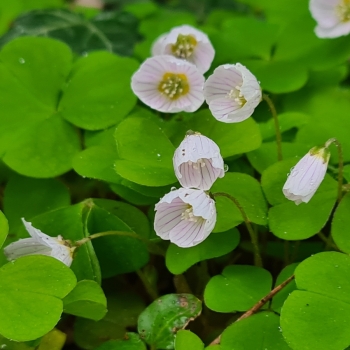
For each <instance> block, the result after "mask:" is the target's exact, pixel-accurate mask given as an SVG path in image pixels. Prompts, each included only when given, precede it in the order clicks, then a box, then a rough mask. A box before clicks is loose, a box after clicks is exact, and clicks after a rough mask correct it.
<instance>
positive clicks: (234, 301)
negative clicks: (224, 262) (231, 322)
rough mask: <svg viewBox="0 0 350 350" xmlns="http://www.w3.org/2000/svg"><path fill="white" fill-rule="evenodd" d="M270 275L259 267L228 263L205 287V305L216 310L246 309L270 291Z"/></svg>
mask: <svg viewBox="0 0 350 350" xmlns="http://www.w3.org/2000/svg"><path fill="white" fill-rule="evenodd" d="M271 286H272V276H271V274H270V272H268V271H267V270H264V269H263V268H261V267H256V266H248V265H230V266H226V267H225V268H224V270H223V271H222V275H217V276H214V277H212V278H211V279H210V281H209V282H208V284H207V285H206V287H205V291H204V300H205V304H206V306H207V307H208V308H209V309H211V310H213V311H217V312H235V311H246V310H248V309H250V308H251V307H253V306H254V305H255V304H256V303H257V302H258V301H259V300H260V299H261V298H262V297H264V296H265V295H266V294H268V293H269V292H270V291H271Z"/></svg>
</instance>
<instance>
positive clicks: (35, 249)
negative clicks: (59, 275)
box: [4, 218, 75, 266]
mask: <svg viewBox="0 0 350 350" xmlns="http://www.w3.org/2000/svg"><path fill="white" fill-rule="evenodd" d="M22 221H23V224H24V226H25V228H26V230H27V231H28V233H29V234H30V235H31V238H24V239H20V240H19V241H17V242H14V243H11V244H9V245H8V246H7V247H6V248H5V249H4V253H5V256H6V258H7V259H8V260H15V259H17V258H19V257H21V256H25V255H37V254H39V255H47V256H52V257H53V258H55V259H57V260H60V261H62V262H63V263H64V264H65V265H67V266H70V265H71V264H72V261H73V251H74V249H75V248H74V247H71V246H70V245H69V242H67V241H65V240H63V239H62V237H61V236H58V237H57V238H54V237H50V236H48V235H46V234H45V233H43V232H41V231H40V230H38V229H36V228H35V227H33V226H32V224H31V223H30V222H27V221H25V220H24V219H23V218H22Z"/></svg>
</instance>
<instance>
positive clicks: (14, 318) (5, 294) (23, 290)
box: [0, 255, 76, 341]
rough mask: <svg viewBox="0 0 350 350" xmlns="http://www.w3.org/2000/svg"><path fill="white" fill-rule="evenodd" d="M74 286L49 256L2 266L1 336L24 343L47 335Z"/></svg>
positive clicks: (71, 277) (71, 276) (65, 269)
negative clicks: (63, 301) (63, 300)
mask: <svg viewBox="0 0 350 350" xmlns="http://www.w3.org/2000/svg"><path fill="white" fill-rule="evenodd" d="M75 284H76V278H75V276H74V274H73V272H72V271H71V270H70V269H69V268H68V267H67V266H65V265H64V264H63V263H61V262H60V261H58V260H56V259H53V258H51V257H46V256H41V255H37V256H26V257H22V258H19V259H17V260H16V261H15V262H14V263H12V262H11V263H8V264H6V265H4V266H3V267H1V269H0V332H1V334H2V335H4V336H5V337H7V338H9V339H14V340H16V341H25V340H33V339H36V338H38V337H41V336H43V335H44V334H45V333H47V332H49V331H50V330H51V329H52V328H53V327H54V326H55V325H56V323H57V322H58V321H59V319H60V317H61V313H62V310H63V304H62V301H61V299H62V298H64V297H65V296H66V295H67V294H68V293H69V292H70V291H71V290H72V289H73V288H74V286H75ZM24 305H25V307H24ZM33 325H35V327H33Z"/></svg>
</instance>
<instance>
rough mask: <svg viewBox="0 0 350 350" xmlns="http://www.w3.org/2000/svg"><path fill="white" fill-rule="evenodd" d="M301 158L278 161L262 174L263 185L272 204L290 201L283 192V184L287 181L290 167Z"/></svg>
mask: <svg viewBox="0 0 350 350" xmlns="http://www.w3.org/2000/svg"><path fill="white" fill-rule="evenodd" d="M298 161H299V158H296V157H295V158H292V159H286V160H283V161H280V162H277V163H275V164H273V165H271V166H269V167H268V168H267V169H265V170H264V171H263V173H262V176H261V187H262V189H263V191H264V194H265V196H266V198H267V200H268V202H269V203H270V204H272V205H277V204H281V203H288V199H287V198H286V197H285V196H284V194H283V192H282V188H283V185H284V184H285V182H286V181H287V176H288V174H289V173H290V171H291V170H290V169H291V168H292V167H294V166H295V165H296V164H297V162H298Z"/></svg>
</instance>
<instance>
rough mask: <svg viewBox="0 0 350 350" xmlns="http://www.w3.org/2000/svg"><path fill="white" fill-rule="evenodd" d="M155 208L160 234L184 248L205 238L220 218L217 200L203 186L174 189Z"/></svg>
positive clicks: (155, 228) (155, 220) (157, 229)
mask: <svg viewBox="0 0 350 350" xmlns="http://www.w3.org/2000/svg"><path fill="white" fill-rule="evenodd" d="M155 210H156V211H157V212H156V216H155V218H154V230H155V231H156V233H157V235H158V236H160V237H161V238H162V239H166V240H170V241H171V242H172V243H174V244H176V245H177V246H179V247H182V248H188V247H193V246H195V245H197V244H199V243H201V242H203V241H204V240H205V239H206V238H207V237H208V236H209V234H210V233H211V231H212V230H213V228H214V226H215V222H216V209H215V202H214V200H213V199H212V198H210V197H209V196H208V195H207V194H206V193H205V192H204V191H202V190H196V189H187V188H180V189H178V190H175V191H171V192H169V193H168V194H166V195H165V196H164V197H163V198H162V199H161V200H160V201H159V202H158V203H157V204H156V206H155Z"/></svg>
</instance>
